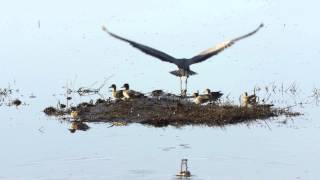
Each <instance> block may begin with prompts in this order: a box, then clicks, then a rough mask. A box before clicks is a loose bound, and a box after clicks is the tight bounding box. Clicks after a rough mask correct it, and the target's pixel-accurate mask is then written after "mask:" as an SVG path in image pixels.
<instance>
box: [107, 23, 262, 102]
mask: <svg viewBox="0 0 320 180" xmlns="http://www.w3.org/2000/svg"><path fill="white" fill-rule="evenodd" d="M262 27H263V23H261V24H260V25H259V26H258V27H257V28H256V29H255V30H254V31H252V32H249V33H247V34H245V35H242V36H239V37H236V38H233V39H231V40H227V41H224V42H222V43H220V44H218V45H216V46H215V47H212V48H209V49H207V50H205V51H203V52H201V53H200V54H198V55H196V56H194V57H192V58H181V59H178V58H174V57H173V56H170V55H168V54H166V53H164V52H162V51H160V50H157V49H154V48H152V47H149V46H146V45H143V44H140V43H138V42H135V41H132V40H129V39H126V38H124V37H121V36H119V35H116V34H114V33H112V32H110V31H109V30H108V29H107V28H106V27H105V26H103V27H102V30H103V31H105V32H107V33H108V34H109V35H111V36H112V37H114V38H116V39H118V40H121V41H124V42H126V43H129V44H130V45H131V46H133V47H134V48H137V49H138V50H140V51H142V52H144V53H146V54H148V55H150V56H153V57H155V58H157V59H159V60H161V61H164V62H169V63H173V64H175V65H176V66H177V67H178V70H174V71H171V72H170V73H171V74H173V75H175V76H177V77H179V78H180V96H179V97H188V96H187V83H188V78H189V76H192V75H196V74H197V73H196V72H194V71H192V70H191V69H190V66H191V65H192V64H195V63H200V62H203V61H205V60H207V59H209V58H210V57H212V56H214V55H217V54H218V53H220V52H221V51H223V50H224V49H226V48H228V47H230V46H232V45H233V44H235V43H236V42H237V41H240V40H242V39H245V38H247V37H249V36H252V35H253V34H255V33H257V32H258V31H259V30H260V29H261V28H262ZM182 79H184V80H185V86H184V88H183V87H182ZM110 88H112V97H113V98H115V99H116V100H119V99H121V100H128V99H132V98H141V97H146V96H145V95H144V94H143V93H141V92H138V91H134V90H131V89H129V84H127V83H126V84H124V85H123V87H122V88H124V89H122V90H117V89H116V85H115V84H113V85H111V86H110ZM222 95H223V94H222V93H221V92H220V91H217V92H211V91H210V89H206V90H205V92H204V94H199V91H198V92H196V93H193V95H192V96H191V97H193V98H194V102H195V103H196V104H203V103H206V102H215V101H217V100H219V98H220V97H221V96H222ZM151 96H156V97H172V96H175V95H173V94H170V93H165V92H164V91H162V90H154V91H152V92H151ZM189 98H190V97H189ZM242 100H243V102H242V103H243V104H244V105H245V106H247V105H249V104H254V103H256V96H255V95H251V96H249V95H248V94H247V93H244V95H243V97H242Z"/></svg>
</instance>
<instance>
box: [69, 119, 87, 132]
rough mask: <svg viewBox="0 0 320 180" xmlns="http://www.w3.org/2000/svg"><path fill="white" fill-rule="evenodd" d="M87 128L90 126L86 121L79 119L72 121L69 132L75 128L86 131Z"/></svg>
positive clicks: (75, 129) (74, 130)
mask: <svg viewBox="0 0 320 180" xmlns="http://www.w3.org/2000/svg"><path fill="white" fill-rule="evenodd" d="M88 129H90V127H89V126H88V125H87V124H86V123H84V122H81V121H72V122H71V126H70V129H69V131H70V132H71V133H75V132H76V131H77V130H80V131H87V130H88Z"/></svg>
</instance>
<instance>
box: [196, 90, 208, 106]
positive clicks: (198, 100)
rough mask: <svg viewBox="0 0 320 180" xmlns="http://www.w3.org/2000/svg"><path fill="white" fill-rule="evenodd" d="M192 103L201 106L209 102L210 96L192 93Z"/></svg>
mask: <svg viewBox="0 0 320 180" xmlns="http://www.w3.org/2000/svg"><path fill="white" fill-rule="evenodd" d="M193 97H194V99H193V102H194V103H195V104H203V103H206V102H209V101H210V96H209V95H208V94H202V95H200V94H199V92H196V93H193Z"/></svg>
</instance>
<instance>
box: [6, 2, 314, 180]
mask: <svg viewBox="0 0 320 180" xmlns="http://www.w3.org/2000/svg"><path fill="white" fill-rule="evenodd" d="M17 4H19V6H17ZM75 4H77V6H74V5H75ZM318 7H319V2H317V1H315V0H314V1H313V0H309V1H307V2H306V3H299V2H292V1H288V0H284V1H282V2H271V1H268V0H266V1H256V0H240V1H238V0H237V1H236V0H230V1H225V2H222V1H211V0H202V1H199V2H198V1H197V2H185V1H182V0H177V1H171V0H164V1H159V2H156V1H147V0H140V1H135V2H127V1H118V2H113V1H99V0H97V1H95V2H86V1H73V0H71V1H68V2H65V1H62V0H57V1H54V3H53V2H51V3H47V2H46V3H44V2H42V1H37V0H31V1H28V2H18V1H10V2H6V3H5V4H4V6H2V5H1V7H0V15H1V17H2V19H1V20H0V34H1V35H0V37H1V42H0V64H1V66H0V72H1V79H0V80H1V81H0V87H1V88H5V87H8V86H9V84H10V86H11V87H12V88H13V89H19V90H20V91H19V92H14V93H13V95H12V96H11V97H10V98H11V99H14V98H19V99H21V100H22V101H23V102H24V103H25V105H22V106H20V107H18V108H15V107H7V106H0V115H1V116H0V117H1V126H0V142H1V146H0V179H133V180H140V179H152V180H153V179H159V180H160V179H175V176H174V175H175V174H176V173H177V172H178V170H179V166H180V160H181V159H182V158H188V159H189V167H190V171H191V173H192V174H194V176H193V177H192V179H195V180H196V179H199V180H200V179H201V180H211V179H220V180H241V179H243V180H256V179H265V180H269V179H275V180H283V179H290V180H291V179H306V180H308V179H310V180H314V179H319V178H320V172H319V170H318V169H319V168H318V166H319V163H318V162H319V161H320V153H319V151H320V144H319V143H318V140H319V137H320V121H319V117H320V111H319V106H316V105H315V104H314V103H310V104H307V105H304V107H299V106H297V107H295V109H294V110H297V111H299V112H302V113H304V115H303V116H299V117H295V118H290V119H286V118H285V117H281V118H278V119H273V120H270V121H267V122H264V121H259V122H256V123H252V124H250V125H247V124H241V125H232V126H226V127H224V128H209V127H197V126H196V127H192V126H187V127H183V128H179V129H177V128H173V127H166V128H153V127H148V126H142V125H135V124H133V125H129V126H125V127H112V128H108V127H109V126H110V124H89V126H90V127H91V128H90V129H89V130H88V131H86V132H79V131H77V132H76V133H74V134H71V133H70V132H69V131H68V128H69V126H70V124H68V123H67V122H60V121H58V120H57V119H54V118H49V117H46V116H45V115H44V114H43V113H42V110H43V109H44V108H45V107H47V106H50V105H55V104H57V102H58V100H60V101H61V102H62V103H65V100H64V96H63V93H65V91H64V89H63V87H64V86H68V87H69V88H74V89H77V88H79V87H82V86H87V87H98V86H99V85H101V84H102V83H103V81H104V79H105V78H107V77H109V76H111V75H113V76H112V78H111V79H109V80H108V81H107V85H106V87H107V86H109V85H110V84H112V83H116V84H117V85H118V86H120V85H122V84H123V83H125V82H129V83H130V84H131V87H132V88H134V89H137V90H141V91H144V92H149V91H151V90H152V89H154V88H163V89H166V90H168V91H171V92H177V91H178V88H179V86H178V82H179V81H178V79H177V78H175V77H173V76H172V75H170V74H169V73H168V71H171V70H174V69H175V67H174V66H173V65H169V64H165V63H162V62H159V61H157V60H154V59H153V58H151V57H148V56H146V55H144V54H142V53H140V52H138V51H136V50H134V49H132V48H131V47H130V46H128V45H127V44H125V43H122V42H119V41H116V40H114V39H112V38H111V37H108V36H107V35H106V34H104V33H103V32H102V31H101V25H107V26H108V27H109V28H110V30H112V31H114V32H116V33H119V34H121V35H124V36H126V37H128V38H131V39H133V40H137V41H139V42H143V43H145V44H148V45H150V46H154V47H156V48H159V49H161V50H163V51H165V52H167V53H170V54H172V55H173V56H176V57H184V56H185V57H191V56H193V55H195V54H196V53H197V52H200V51H202V50H204V49H206V48H209V47H210V46H213V45H214V44H216V43H218V42H220V41H223V40H225V39H228V38H230V37H235V36H238V35H241V34H243V33H246V32H248V31H251V30H252V29H254V28H255V27H256V26H257V25H258V24H259V23H260V22H264V23H265V28H264V29H262V30H261V31H260V32H259V33H258V34H256V35H255V36H253V37H251V38H248V39H246V40H243V42H239V43H238V44H236V45H235V46H234V47H232V48H230V49H227V50H226V51H225V52H223V53H221V54H220V55H219V56H216V57H213V58H212V59H211V60H208V61H206V62H204V63H200V64H197V65H194V66H192V70H194V71H196V72H198V73H199V74H198V75H197V76H194V77H191V78H190V81H189V88H190V91H195V90H198V89H199V90H202V89H205V88H207V87H209V88H213V89H217V90H222V91H223V92H224V93H225V94H229V93H230V94H231V98H232V99H233V100H234V101H235V102H237V101H238V96H239V94H240V93H242V92H244V91H249V92H252V89H253V87H254V86H255V85H259V86H261V87H262V86H266V85H271V84H277V85H278V86H279V85H281V84H282V83H283V84H284V85H285V86H286V87H288V86H290V84H292V83H296V84H297V86H298V89H299V93H298V95H297V96H286V97H285V98H283V97H282V100H285V102H282V101H278V102H276V103H277V104H279V105H281V106H283V105H284V104H290V105H291V104H294V103H295V102H301V101H302V102H305V101H307V100H308V101H309V100H310V97H309V96H310V95H311V94H312V89H313V88H315V87H316V88H319V87H320V83H319V80H318V79H317V77H319V70H318V68H319V67H320V63H319V61H318V59H319V58H320V49H319V46H318V41H317V39H319V38H320V37H319V33H318V32H319V31H320V26H319V25H317V24H315V23H314V22H315V20H314V19H315V17H319V15H320V14H319V11H318ZM95 82H96V83H95ZM94 83H95V84H94ZM106 87H105V88H103V89H102V91H101V92H102V94H103V95H104V96H105V97H108V96H109V95H110V93H109V92H108V91H107V88H106ZM32 94H33V95H35V96H36V98H29V96H30V95H32ZM89 98H90V97H87V98H78V97H75V98H74V99H73V101H72V102H71V103H74V104H76V103H79V102H81V101H85V100H88V99H89ZM284 120H286V122H287V123H285V124H284V123H283V121H284Z"/></svg>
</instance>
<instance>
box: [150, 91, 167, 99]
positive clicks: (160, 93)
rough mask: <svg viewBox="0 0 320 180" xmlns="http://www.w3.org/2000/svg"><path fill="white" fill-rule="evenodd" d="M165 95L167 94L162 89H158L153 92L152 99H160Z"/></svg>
mask: <svg viewBox="0 0 320 180" xmlns="http://www.w3.org/2000/svg"><path fill="white" fill-rule="evenodd" d="M164 94H165V92H164V91H163V90H162V89H156V90H153V91H151V96H152V97H160V96H162V95H164Z"/></svg>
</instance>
